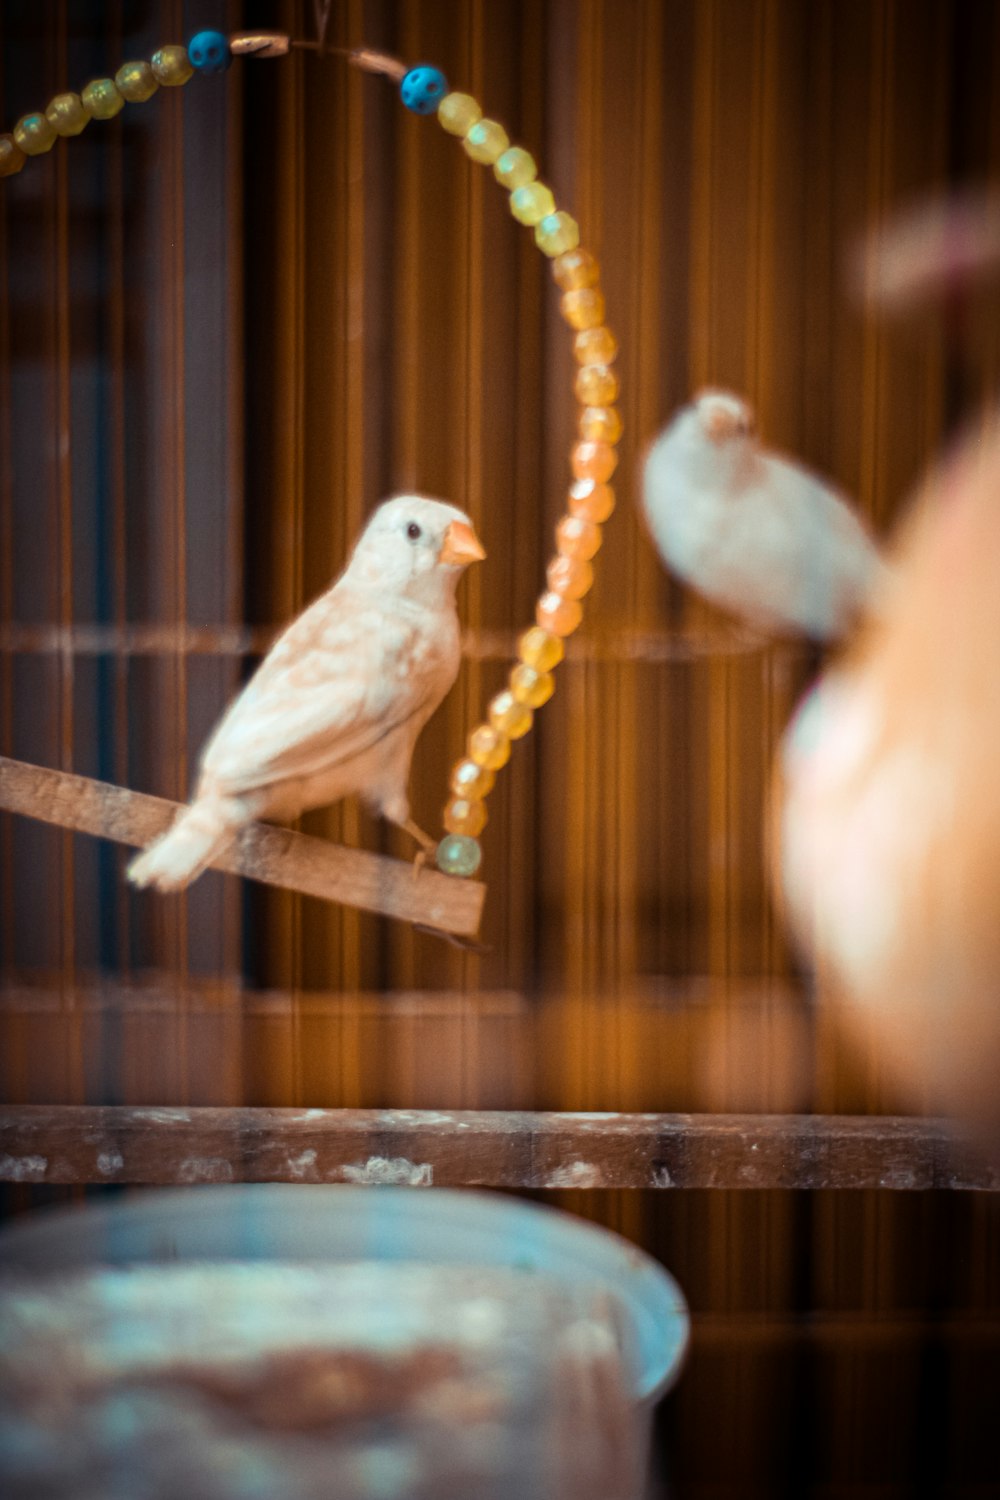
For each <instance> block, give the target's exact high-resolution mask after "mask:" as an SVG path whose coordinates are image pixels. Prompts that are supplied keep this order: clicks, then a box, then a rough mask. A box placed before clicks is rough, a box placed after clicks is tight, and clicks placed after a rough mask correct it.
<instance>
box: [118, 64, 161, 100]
mask: <svg viewBox="0 0 1000 1500" xmlns="http://www.w3.org/2000/svg"><path fill="white" fill-rule="evenodd" d="M115 83H116V84H117V86H118V92H119V93H120V94H121V95H122V96H123V98H125V99H127V100H128V101H129V103H130V104H145V102H146V100H147V99H152V97H153V95H154V94H155V93H156V91H157V89H158V88H159V87H160V85H159V83H158V82H157V79H156V74H155V73H154V72H153V70H152V68H151V67H150V66H149V63H148V62H127V63H122V65H121V67H120V68H119V69H118V72H117V73H116V74H115Z"/></svg>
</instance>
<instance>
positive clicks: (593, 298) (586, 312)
mask: <svg viewBox="0 0 1000 1500" xmlns="http://www.w3.org/2000/svg"><path fill="white" fill-rule="evenodd" d="M560 306H561V307H562V315H563V317H564V318H565V319H566V322H567V323H568V324H569V326H570V327H571V328H596V327H597V325H598V323H603V322H604V293H603V292H601V291H599V290H598V289H597V287H596V286H583V287H580V288H579V290H578V291H575V292H563V295H562V302H561V303H560Z"/></svg>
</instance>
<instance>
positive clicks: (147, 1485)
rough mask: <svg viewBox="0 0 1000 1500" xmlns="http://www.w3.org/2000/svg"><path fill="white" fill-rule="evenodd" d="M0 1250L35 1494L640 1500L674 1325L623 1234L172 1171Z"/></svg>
mask: <svg viewBox="0 0 1000 1500" xmlns="http://www.w3.org/2000/svg"><path fill="white" fill-rule="evenodd" d="M164 1262H167V1263H166V1264H165V1263H164ZM0 1265H2V1267H3V1269H4V1271H5V1273H6V1276H5V1281H4V1286H3V1291H2V1294H0V1328H2V1330H3V1339H2V1342H0V1348H2V1351H3V1352H2V1354H0V1390H2V1391H3V1395H4V1403H3V1404H4V1412H5V1415H4V1417H3V1418H0V1475H2V1476H3V1477H4V1478H5V1481H6V1482H8V1483H10V1484H11V1485H12V1490H11V1492H12V1493H18V1494H21V1493H26V1490H25V1489H23V1488H21V1486H23V1485H24V1484H25V1481H26V1479H28V1478H29V1476H30V1483H31V1484H32V1485H33V1488H32V1490H31V1493H32V1494H33V1495H36V1496H38V1497H39V1500H47V1497H50V1496H51V1497H52V1500H55V1497H56V1496H58V1497H59V1500H75V1497H82V1496H84V1495H86V1494H92V1493H94V1492H95V1490H96V1491H98V1492H104V1493H108V1490H107V1488H106V1483H107V1476H108V1475H114V1494H115V1496H116V1497H117V1500H129V1497H130V1496H131V1495H133V1494H134V1495H137V1496H138V1495H140V1494H141V1495H142V1496H144V1497H147V1500H173V1497H174V1496H176V1495H178V1494H184V1493H186V1494H193V1495H196V1496H198V1497H199V1500H236V1497H241V1500H242V1497H244V1496H250V1495H261V1494H278V1493H280V1494H281V1495H282V1496H284V1497H286V1500H314V1497H315V1500H319V1497H321V1496H322V1497H326V1496H328V1495H329V1494H330V1493H331V1492H332V1490H331V1486H332V1487H333V1490H335V1492H336V1494H337V1496H338V1497H340V1500H431V1497H433V1500H448V1497H450V1496H455V1497H456V1500H457V1497H463V1500H467V1497H469V1496H473V1495H474V1496H476V1500H508V1497H510V1496H512V1495H518V1496H523V1497H525V1500H638V1497H639V1495H640V1494H641V1492H642V1487H643V1479H644V1474H645V1468H646V1463H647V1449H648V1442H649V1416H650V1414H651V1411H652V1406H653V1404H654V1403H655V1401H656V1400H657V1398H658V1397H659V1396H660V1395H661V1394H662V1393H663V1391H664V1390H665V1389H666V1387H667V1385H668V1384H669V1383H671V1382H672V1380H673V1379H674V1378H675V1376H676V1373H677V1370H678V1367H679V1364H680V1361H681V1359H682V1357H683V1353H684V1348H685V1343H686V1337H687V1322H688V1320H687V1310H686V1307H685V1305H684V1300H683V1297H682V1296H681V1294H680V1292H679V1290H678V1289H677V1287H676V1285H675V1283H674V1282H673V1280H672V1279H671V1278H670V1277H669V1276H668V1275H667V1273H666V1272H664V1271H663V1270H662V1269H661V1268H660V1267H659V1266H658V1265H656V1264H655V1262H653V1261H652V1260H650V1259H649V1258H648V1257H646V1256H645V1255H643V1254H642V1253H641V1252H638V1251H636V1250H635V1249H634V1248H633V1247H631V1246H628V1245H626V1244H625V1243H624V1242H622V1241H620V1240H619V1239H618V1237H617V1236H616V1235H612V1234H610V1233H608V1232H607V1231H606V1230H598V1229H595V1228H593V1227H592V1226H589V1225H584V1224H580V1223H578V1222H576V1221H574V1220H572V1219H570V1218H569V1217H568V1216H566V1215H563V1214H560V1213H558V1212H557V1211H556V1210H553V1209H544V1208H539V1207H536V1206H534V1205H525V1204H515V1203H513V1202H509V1201H506V1200H502V1199H489V1198H486V1197H483V1196H479V1195H468V1194H462V1195H458V1194H452V1193H447V1192H430V1193H413V1192H409V1191H406V1190H403V1189H396V1190H393V1189H388V1190H383V1191H382V1192H379V1193H370V1192H367V1191H366V1190H364V1189H362V1188H346V1189H345V1188H327V1189H325V1190H324V1189H321V1188H307V1187H292V1188H287V1187H286V1188H281V1187H278V1188H275V1187H267V1188H260V1187H253V1188H247V1187H233V1186H230V1187H228V1188H224V1189H221V1190H220V1189H216V1190H198V1191H195V1192H192V1191H191V1190H190V1189H189V1190H186V1191H183V1192H180V1193H170V1194H166V1195H164V1194H157V1195H156V1196H155V1197H147V1198H146V1199H144V1200H142V1199H140V1200H134V1201H132V1202H130V1203H129V1204H126V1205H122V1204H118V1205H114V1206H112V1207H110V1208H109V1207H104V1206H102V1207H92V1208H90V1209H89V1210H88V1211H86V1212H85V1213H84V1214H79V1213H74V1214H73V1217H72V1224H70V1223H69V1222H68V1216H67V1215H66V1213H64V1212H62V1213H56V1214H52V1215H48V1216H46V1218H37V1219H36V1220H35V1221H34V1222H32V1223H29V1224H27V1225H25V1226H24V1227H23V1228H15V1229H14V1230H13V1231H11V1232H9V1233H7V1234H6V1235H4V1236H2V1237H0ZM102 1481H103V1482H102Z"/></svg>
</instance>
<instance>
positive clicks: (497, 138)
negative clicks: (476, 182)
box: [462, 120, 510, 167]
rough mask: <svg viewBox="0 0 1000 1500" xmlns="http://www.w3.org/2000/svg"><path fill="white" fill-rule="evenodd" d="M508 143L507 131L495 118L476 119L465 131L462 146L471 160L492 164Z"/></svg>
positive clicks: (487, 164) (486, 164)
mask: <svg viewBox="0 0 1000 1500" xmlns="http://www.w3.org/2000/svg"><path fill="white" fill-rule="evenodd" d="M509 145H510V141H509V140H508V139H507V132H506V130H504V128H503V126H502V125H498V124H497V122H496V120H477V121H476V123H475V125H472V126H471V127H470V128H469V130H468V131H467V132H466V135H465V139H464V141H463V142H462V146H463V148H464V150H465V154H466V156H469V157H471V158H472V160H473V161H478V162H482V163H483V164H484V165H485V166H488V167H490V166H492V165H493V163H494V162H495V161H496V159H497V157H498V156H502V155H503V153H504V152H505V151H506V150H507V147H508V146H509Z"/></svg>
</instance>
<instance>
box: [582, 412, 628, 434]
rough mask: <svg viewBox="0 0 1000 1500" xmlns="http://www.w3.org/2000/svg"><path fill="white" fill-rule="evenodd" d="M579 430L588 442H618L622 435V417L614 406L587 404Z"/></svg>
mask: <svg viewBox="0 0 1000 1500" xmlns="http://www.w3.org/2000/svg"><path fill="white" fill-rule="evenodd" d="M578 431H579V433H580V436H581V437H582V438H583V439H584V440H585V442H588V443H617V442H618V440H619V439H620V437H621V435H622V419H621V417H620V416H619V415H618V410H617V408H616V407H614V406H585V407H584V408H583V411H582V412H581V413H580V424H579V428H578Z"/></svg>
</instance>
